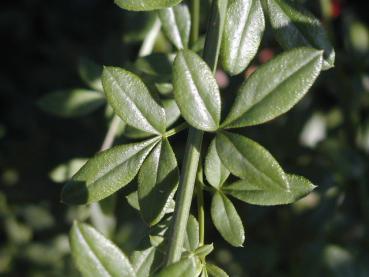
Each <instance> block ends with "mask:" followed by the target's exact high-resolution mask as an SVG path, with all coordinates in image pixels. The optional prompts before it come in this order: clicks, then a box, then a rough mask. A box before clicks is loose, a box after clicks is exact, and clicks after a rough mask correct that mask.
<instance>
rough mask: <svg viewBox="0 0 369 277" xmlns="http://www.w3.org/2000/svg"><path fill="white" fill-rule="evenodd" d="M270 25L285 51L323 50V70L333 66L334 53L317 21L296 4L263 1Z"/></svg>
mask: <svg viewBox="0 0 369 277" xmlns="http://www.w3.org/2000/svg"><path fill="white" fill-rule="evenodd" d="M265 2H266V5H265V6H266V9H267V12H268V16H269V20H270V23H271V25H272V27H273V30H274V32H275V34H276V38H277V40H278V42H279V43H280V44H281V45H282V47H284V48H285V49H291V48H295V47H301V46H308V47H313V48H316V49H320V50H324V55H323V56H324V63H323V69H329V68H331V67H333V66H334V60H335V52H334V49H333V46H332V44H331V43H330V41H329V38H328V35H327V33H326V31H325V30H324V28H323V26H322V25H321V23H320V22H319V20H318V19H317V18H316V17H315V16H314V15H312V14H311V13H310V12H309V11H307V10H305V9H304V8H302V7H301V6H300V5H299V4H298V3H296V2H294V3H292V2H291V1H289V0H265Z"/></svg>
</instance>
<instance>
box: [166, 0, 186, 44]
mask: <svg viewBox="0 0 369 277" xmlns="http://www.w3.org/2000/svg"><path fill="white" fill-rule="evenodd" d="M159 18H160V21H161V24H162V28H163V31H164V34H165V35H166V36H167V38H168V39H169V41H170V42H171V43H173V44H174V46H175V47H176V48H177V49H183V48H187V46H188V41H189V38H190V30H191V16H190V12H189V10H188V7H187V6H186V5H178V6H175V7H173V8H167V9H162V10H160V11H159Z"/></svg>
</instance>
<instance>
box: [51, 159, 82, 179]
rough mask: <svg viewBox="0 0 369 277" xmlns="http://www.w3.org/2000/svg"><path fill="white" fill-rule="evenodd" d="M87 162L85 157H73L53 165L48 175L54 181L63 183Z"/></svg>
mask: <svg viewBox="0 0 369 277" xmlns="http://www.w3.org/2000/svg"><path fill="white" fill-rule="evenodd" d="M86 162H87V159H73V160H70V161H68V162H66V163H63V164H61V165H58V166H57V167H55V168H54V169H53V170H52V171H51V172H50V173H49V177H50V179H51V180H53V181H54V182H56V183H63V182H65V181H67V180H69V179H70V178H72V176H73V175H74V174H75V173H76V172H77V171H78V170H79V169H80V168H81V167H82V166H83V165H84V164H85V163H86Z"/></svg>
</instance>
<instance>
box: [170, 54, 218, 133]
mask: <svg viewBox="0 0 369 277" xmlns="http://www.w3.org/2000/svg"><path fill="white" fill-rule="evenodd" d="M173 87H174V98H175V99H176V101H177V104H178V107H179V109H180V111H181V114H182V116H183V117H184V118H185V119H186V121H187V122H188V123H189V124H191V125H192V126H193V127H195V128H197V129H200V130H204V131H215V130H217V129H218V127H219V120H220V111H221V99H220V92H219V88H218V85H217V83H216V81H215V78H214V76H213V74H212V72H211V70H210V68H209V67H208V65H207V64H206V63H205V62H204V61H203V60H202V59H201V58H200V57H199V56H198V55H197V54H195V53H194V52H192V51H190V50H182V51H180V52H179V53H178V55H177V57H176V59H175V60H174V67H173Z"/></svg>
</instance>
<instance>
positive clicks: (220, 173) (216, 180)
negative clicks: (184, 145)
mask: <svg viewBox="0 0 369 277" xmlns="http://www.w3.org/2000/svg"><path fill="white" fill-rule="evenodd" d="M229 173H230V172H229V170H228V169H227V168H226V167H225V166H224V165H223V164H222V161H221V160H220V158H219V155H218V152H217V149H216V143H215V139H214V140H213V141H212V142H211V143H210V146H209V148H208V154H207V155H206V158H205V176H206V180H208V182H209V184H210V185H212V186H213V187H214V188H216V189H220V188H221V187H222V185H223V183H224V182H225V180H227V178H228V176H229Z"/></svg>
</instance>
